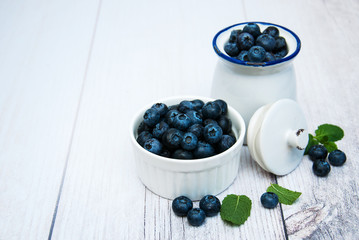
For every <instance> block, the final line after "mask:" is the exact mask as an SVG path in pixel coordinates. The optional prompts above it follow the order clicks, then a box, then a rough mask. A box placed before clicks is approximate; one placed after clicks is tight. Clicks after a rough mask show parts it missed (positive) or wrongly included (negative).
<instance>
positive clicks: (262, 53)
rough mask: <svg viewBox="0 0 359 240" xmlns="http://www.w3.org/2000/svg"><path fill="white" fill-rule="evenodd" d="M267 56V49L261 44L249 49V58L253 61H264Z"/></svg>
mask: <svg viewBox="0 0 359 240" xmlns="http://www.w3.org/2000/svg"><path fill="white" fill-rule="evenodd" d="M265 57H266V50H264V48H263V47H261V46H253V47H251V48H250V49H249V51H248V58H249V61H251V62H263V60H264V59H265Z"/></svg>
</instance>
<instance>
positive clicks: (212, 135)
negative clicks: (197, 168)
mask: <svg viewBox="0 0 359 240" xmlns="http://www.w3.org/2000/svg"><path fill="white" fill-rule="evenodd" d="M222 135H223V130H222V128H221V127H220V126H219V125H216V124H208V125H206V126H205V127H204V129H203V137H204V139H205V140H206V141H207V142H208V143H211V144H213V143H217V142H219V141H220V140H221V137H222Z"/></svg>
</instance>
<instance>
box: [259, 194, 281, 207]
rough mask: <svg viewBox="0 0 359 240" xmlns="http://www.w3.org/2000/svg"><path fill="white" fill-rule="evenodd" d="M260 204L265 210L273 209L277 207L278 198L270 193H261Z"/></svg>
mask: <svg viewBox="0 0 359 240" xmlns="http://www.w3.org/2000/svg"><path fill="white" fill-rule="evenodd" d="M261 203H262V205H263V207H265V208H275V207H276V206H277V205H278V196H277V194H275V193H271V192H266V193H263V194H262V196H261Z"/></svg>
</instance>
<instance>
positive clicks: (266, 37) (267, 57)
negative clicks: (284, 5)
mask: <svg viewBox="0 0 359 240" xmlns="http://www.w3.org/2000/svg"><path fill="white" fill-rule="evenodd" d="M224 51H225V52H226V53H227V54H228V55H229V56H231V57H233V58H236V59H238V60H241V61H244V62H256V63H259V62H270V61H274V60H278V59H281V58H283V57H285V55H287V54H288V46H287V42H286V40H285V38H284V37H281V36H279V30H278V28H276V27H274V26H269V27H267V28H266V29H265V30H264V31H263V32H261V30H260V28H259V26H258V24H256V23H248V24H246V25H245V26H244V28H243V29H236V30H232V32H231V35H230V37H229V40H228V41H227V42H226V43H225V45H224Z"/></svg>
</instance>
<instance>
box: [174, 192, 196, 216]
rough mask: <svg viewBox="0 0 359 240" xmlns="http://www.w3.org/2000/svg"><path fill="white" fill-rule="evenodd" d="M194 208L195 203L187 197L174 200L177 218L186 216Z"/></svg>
mask: <svg viewBox="0 0 359 240" xmlns="http://www.w3.org/2000/svg"><path fill="white" fill-rule="evenodd" d="M192 208H193V202H192V201H191V199H189V198H188V197H186V196H180V197H176V198H175V199H173V202H172V210H173V212H174V213H175V214H176V215H177V216H180V217H184V216H186V215H187V214H188V212H189V210H191V209H192Z"/></svg>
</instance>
